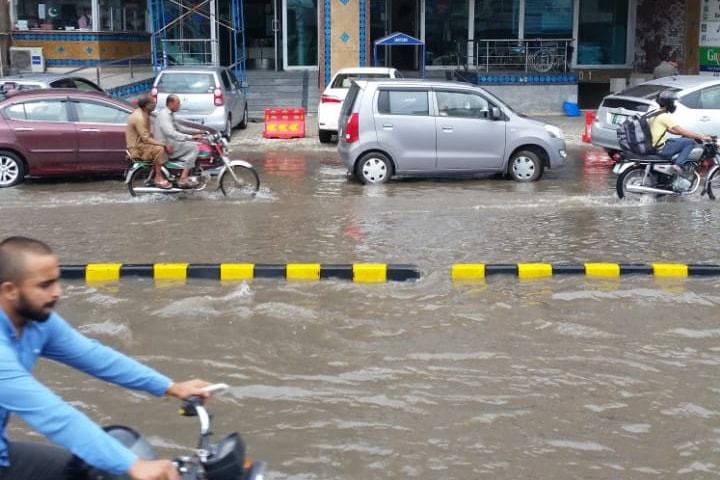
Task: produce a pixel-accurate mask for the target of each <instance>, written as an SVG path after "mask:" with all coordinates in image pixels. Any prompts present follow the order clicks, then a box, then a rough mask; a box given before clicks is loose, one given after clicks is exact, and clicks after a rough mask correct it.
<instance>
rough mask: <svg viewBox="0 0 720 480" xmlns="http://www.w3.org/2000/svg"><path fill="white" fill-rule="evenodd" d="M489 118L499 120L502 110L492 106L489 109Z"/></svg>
mask: <svg viewBox="0 0 720 480" xmlns="http://www.w3.org/2000/svg"><path fill="white" fill-rule="evenodd" d="M490 118H491V119H493V120H500V119H501V118H502V112H501V111H500V109H499V108H498V107H492V108H491V109H490Z"/></svg>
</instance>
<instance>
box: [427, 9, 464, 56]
mask: <svg viewBox="0 0 720 480" xmlns="http://www.w3.org/2000/svg"><path fill="white" fill-rule="evenodd" d="M467 26H468V1H467V0H452V1H451V0H425V44H426V48H427V59H426V61H427V64H428V65H454V64H457V54H458V53H462V54H463V55H464V54H465V52H466V49H467V47H466V41H467V38H468V32H467Z"/></svg>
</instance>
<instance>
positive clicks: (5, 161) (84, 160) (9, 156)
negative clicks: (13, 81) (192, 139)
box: [0, 89, 207, 188]
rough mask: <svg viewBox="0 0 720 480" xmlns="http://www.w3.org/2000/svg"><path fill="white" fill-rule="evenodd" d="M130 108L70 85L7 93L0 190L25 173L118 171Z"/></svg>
mask: <svg viewBox="0 0 720 480" xmlns="http://www.w3.org/2000/svg"><path fill="white" fill-rule="evenodd" d="M134 108H135V107H133V106H132V105H130V104H129V103H126V102H124V101H122V100H117V99H114V98H111V97H109V96H108V95H106V94H104V93H101V92H89V91H87V92H85V91H79V90H75V89H42V90H25V91H19V92H17V93H15V94H11V95H9V96H8V98H6V99H5V100H2V101H0V188H3V187H10V186H13V185H16V184H18V183H20V182H22V181H23V180H24V179H25V177H26V176H33V177H40V176H50V175H64V176H68V175H75V174H78V175H86V174H104V175H108V174H122V173H123V172H124V171H125V169H126V168H127V166H128V163H127V160H126V159H125V125H126V123H127V119H128V116H129V115H130V114H131V113H132V111H133V109H134ZM183 123H185V122H183ZM188 125H190V126H191V127H193V128H198V129H203V130H207V128H205V127H203V126H202V125H195V124H188Z"/></svg>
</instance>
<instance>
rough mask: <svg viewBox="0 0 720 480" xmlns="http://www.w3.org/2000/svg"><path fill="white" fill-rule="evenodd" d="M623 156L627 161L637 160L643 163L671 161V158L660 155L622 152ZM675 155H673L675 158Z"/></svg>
mask: <svg viewBox="0 0 720 480" xmlns="http://www.w3.org/2000/svg"><path fill="white" fill-rule="evenodd" d="M624 155H625V158H626V159H627V160H628V161H633V160H634V161H638V162H645V163H672V162H673V160H672V159H669V158H667V157H661V156H660V155H638V154H636V153H631V152H624ZM676 156H677V155H673V158H675V157H676Z"/></svg>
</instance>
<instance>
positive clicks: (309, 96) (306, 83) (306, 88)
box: [246, 70, 321, 120]
mask: <svg viewBox="0 0 720 480" xmlns="http://www.w3.org/2000/svg"><path fill="white" fill-rule="evenodd" d="M246 75H247V81H248V86H249V88H248V93H247V99H248V111H249V114H250V118H251V119H256V120H262V119H263V118H264V110H265V108H267V107H283V108H287V107H293V108H298V107H304V108H305V112H306V113H317V107H318V103H319V102H320V93H321V92H320V88H319V87H318V71H317V70H291V71H284V72H275V71H273V70H247V71H246Z"/></svg>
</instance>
